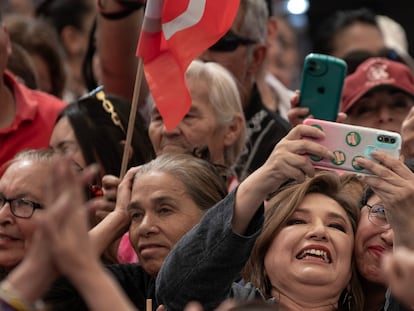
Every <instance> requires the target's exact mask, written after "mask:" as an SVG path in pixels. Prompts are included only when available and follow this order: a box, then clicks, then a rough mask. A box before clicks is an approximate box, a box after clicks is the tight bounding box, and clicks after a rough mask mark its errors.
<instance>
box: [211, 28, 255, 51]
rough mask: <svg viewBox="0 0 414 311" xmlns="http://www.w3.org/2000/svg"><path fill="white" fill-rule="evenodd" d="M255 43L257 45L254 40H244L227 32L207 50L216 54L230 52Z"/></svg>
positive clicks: (231, 32)
mask: <svg viewBox="0 0 414 311" xmlns="http://www.w3.org/2000/svg"><path fill="white" fill-rule="evenodd" d="M255 43H257V41H256V40H253V39H249V38H245V37H243V36H240V35H238V34H236V33H234V32H233V31H229V32H227V33H226V34H225V35H224V36H223V37H221V38H220V40H218V41H217V42H216V43H215V44H213V45H212V46H210V47H209V48H208V49H209V50H210V51H216V52H232V51H234V50H236V49H237V48H238V47H239V46H240V45H250V44H255Z"/></svg>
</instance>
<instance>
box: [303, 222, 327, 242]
mask: <svg viewBox="0 0 414 311" xmlns="http://www.w3.org/2000/svg"><path fill="white" fill-rule="evenodd" d="M307 238H308V239H312V240H316V241H328V232H327V231H326V226H325V224H324V223H323V222H322V221H321V220H318V221H314V222H313V223H312V224H311V226H310V228H309V231H308V233H307Z"/></svg>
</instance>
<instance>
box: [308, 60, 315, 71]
mask: <svg viewBox="0 0 414 311" xmlns="http://www.w3.org/2000/svg"><path fill="white" fill-rule="evenodd" d="M316 66H317V65H316V62H315V61H310V62H309V70H310V71H315V69H316Z"/></svg>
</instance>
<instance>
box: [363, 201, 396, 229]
mask: <svg viewBox="0 0 414 311" xmlns="http://www.w3.org/2000/svg"><path fill="white" fill-rule="evenodd" d="M365 205H366V206H367V207H368V210H369V212H368V220H369V221H370V222H371V223H373V224H374V225H377V226H380V227H382V228H384V229H389V228H391V226H390V224H389V223H388V220H387V216H386V215H385V208H384V206H383V205H382V204H374V205H369V204H365Z"/></svg>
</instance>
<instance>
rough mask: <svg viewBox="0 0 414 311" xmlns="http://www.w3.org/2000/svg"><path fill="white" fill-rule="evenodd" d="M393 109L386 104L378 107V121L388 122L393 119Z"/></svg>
mask: <svg viewBox="0 0 414 311" xmlns="http://www.w3.org/2000/svg"><path fill="white" fill-rule="evenodd" d="M393 113H394V112H393V111H392V109H391V108H390V107H389V106H388V105H381V106H380V107H378V110H377V114H378V120H379V121H380V122H390V121H392V120H393Z"/></svg>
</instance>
